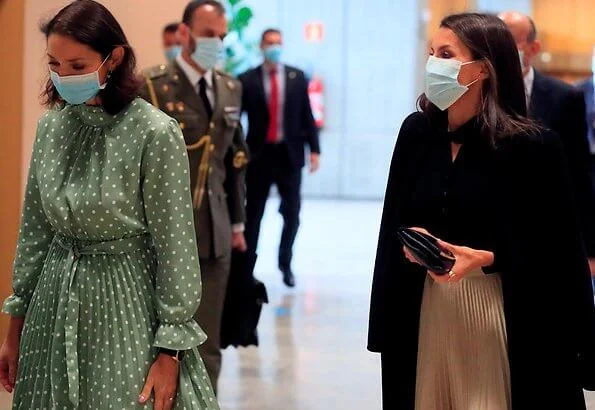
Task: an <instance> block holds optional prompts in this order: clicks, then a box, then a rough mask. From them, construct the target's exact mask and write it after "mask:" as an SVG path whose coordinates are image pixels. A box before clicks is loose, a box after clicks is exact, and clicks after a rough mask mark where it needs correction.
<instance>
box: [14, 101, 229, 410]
mask: <svg viewBox="0 0 595 410" xmlns="http://www.w3.org/2000/svg"><path fill="white" fill-rule="evenodd" d="M189 186H190V181H189V172H188V159H187V156H186V147H185V144H184V139H183V137H182V133H181V131H180V129H179V127H178V125H177V123H176V122H175V121H174V120H172V119H171V118H169V117H168V116H166V115H165V114H163V113H162V112H161V111H158V110H156V109H154V108H153V107H152V106H151V105H149V104H148V103H146V102H144V101H143V100H140V99H137V100H135V101H134V102H132V103H131V104H130V105H129V106H128V107H127V108H126V109H125V110H123V111H122V112H121V113H119V114H117V115H115V116H111V115H109V114H107V113H105V112H104V111H103V110H102V109H101V108H97V107H87V106H69V105H67V106H66V107H64V108H62V109H59V110H52V111H49V112H47V113H46V114H45V115H44V116H43V117H42V118H41V119H40V121H39V124H38V131H37V137H36V142H35V145H34V152H33V156H32V160H31V167H30V171H29V179H28V183H27V189H26V196H25V203H24V208H23V215H22V221H21V229H20V233H19V240H18V246H17V256H16V259H15V264H14V274H13V288H14V294H13V295H12V296H10V297H9V298H8V299H7V300H6V301H5V302H4V307H3V311H4V312H6V313H8V314H10V315H12V316H25V317H26V320H25V327H24V329H23V334H22V337H21V352H20V353H21V357H20V366H19V374H18V377H17V387H16V391H15V396H14V405H15V406H16V407H15V408H60V409H70V408H79V409H137V408H152V405H148V406H146V407H142V406H139V405H138V404H137V397H138V394H139V393H140V391H141V389H142V387H143V385H144V379H145V377H146V374H147V372H148V370H149V368H150V366H151V364H152V363H153V361H154V359H155V357H156V355H157V348H158V347H165V348H169V349H174V350H187V351H188V353H187V354H186V355H185V358H184V361H183V363H182V366H181V371H180V379H179V386H178V395H177V398H176V405H175V408H176V409H218V408H219V407H218V404H217V401H216V399H215V396H214V394H213V391H212V388H211V385H210V382H209V379H208V376H207V373H206V370H205V367H204V364H203V362H202V360H201V358H200V356H199V354H198V351H197V349H196V347H197V346H198V345H200V344H201V343H203V342H204V341H205V340H206V335H205V334H204V332H203V331H202V330H201V329H200V327H199V326H198V324H197V323H196V322H195V321H194V320H193V319H192V316H193V314H194V312H195V311H196V309H197V307H198V304H199V302H200V297H201V281H200V268H199V262H198V251H197V247H196V238H195V231H194V226H193V211H192V200H191V197H190V189H189ZM137 237H143V238H148V239H147V241H146V244H144V243H143V246H139V245H138V244H137V242H135V241H134V240H132V239H134V238H137ZM73 315H75V316H73ZM73 318H74V319H73ZM73 366H75V367H76V369H77V370H78V371H72V368H73ZM67 369H69V371H67ZM69 377H70V378H72V379H73V380H69ZM77 379H78V380H77ZM74 389H75V390H77V394H76V395H74V394H72V393H73V390H74ZM69 397H70V399H72V397H77V398H78V403H72V402H71V401H70V400H69ZM75 404H76V406H75Z"/></svg>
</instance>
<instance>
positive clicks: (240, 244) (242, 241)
mask: <svg viewBox="0 0 595 410" xmlns="http://www.w3.org/2000/svg"><path fill="white" fill-rule="evenodd" d="M231 247H232V248H233V249H237V250H238V251H240V252H246V251H247V250H248V245H247V244H246V238H245V237H244V232H234V233H233V234H232V237H231Z"/></svg>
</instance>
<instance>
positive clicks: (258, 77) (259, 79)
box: [254, 65, 268, 106]
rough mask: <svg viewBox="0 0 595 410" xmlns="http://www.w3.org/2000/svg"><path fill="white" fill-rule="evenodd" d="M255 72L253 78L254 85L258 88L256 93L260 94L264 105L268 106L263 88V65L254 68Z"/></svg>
mask: <svg viewBox="0 0 595 410" xmlns="http://www.w3.org/2000/svg"><path fill="white" fill-rule="evenodd" d="M254 73H255V78H254V81H255V83H256V87H257V88H258V95H259V96H260V98H261V100H262V101H263V102H264V105H265V106H268V102H267V95H266V92H265V90H264V79H263V76H264V70H263V66H262V65H261V66H258V67H257V68H256V70H254Z"/></svg>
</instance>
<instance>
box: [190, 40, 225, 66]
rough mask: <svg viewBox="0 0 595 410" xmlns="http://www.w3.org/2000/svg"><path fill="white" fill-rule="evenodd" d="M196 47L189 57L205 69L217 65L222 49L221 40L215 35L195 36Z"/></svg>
mask: <svg viewBox="0 0 595 410" xmlns="http://www.w3.org/2000/svg"><path fill="white" fill-rule="evenodd" d="M194 40H195V42H196V48H195V50H194V52H193V53H192V55H191V57H192V59H193V60H194V62H195V63H196V64H198V65H199V66H200V67H201V68H203V69H204V70H206V71H209V70H211V69H213V68H215V66H216V65H217V62H218V61H219V59H220V58H221V54H222V51H223V41H221V39H220V38H217V37H195V39H194Z"/></svg>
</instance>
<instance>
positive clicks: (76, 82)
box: [50, 56, 109, 105]
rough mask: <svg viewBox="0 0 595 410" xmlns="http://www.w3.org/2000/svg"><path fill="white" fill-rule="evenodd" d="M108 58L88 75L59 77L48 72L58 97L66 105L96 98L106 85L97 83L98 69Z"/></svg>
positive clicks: (54, 73)
mask: <svg viewBox="0 0 595 410" xmlns="http://www.w3.org/2000/svg"><path fill="white" fill-rule="evenodd" d="M108 58H109V56H108V57H106V58H105V60H103V62H102V63H101V65H100V66H99V68H98V69H97V70H95V71H93V72H92V73H88V74H81V75H68V76H64V77H61V76H60V75H59V74H58V73H56V72H54V71H52V70H50V78H51V79H52V83H54V87H56V90H57V91H58V94H60V97H62V99H63V100H64V101H66V102H67V103H68V104H72V105H79V104H83V103H84V102H86V101H89V100H90V99H92V98H94V97H95V96H97V94H98V93H99V90H103V89H104V88H105V86H106V85H107V83H103V84H100V83H99V69H100V68H101V67H102V66H103V65H104V64H105V62H106V61H107V59H108Z"/></svg>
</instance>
